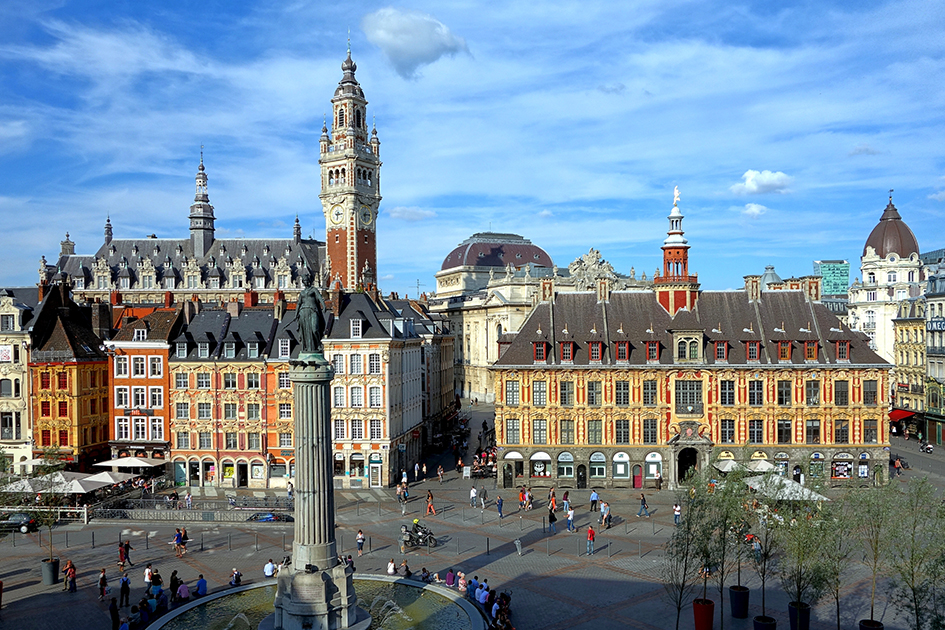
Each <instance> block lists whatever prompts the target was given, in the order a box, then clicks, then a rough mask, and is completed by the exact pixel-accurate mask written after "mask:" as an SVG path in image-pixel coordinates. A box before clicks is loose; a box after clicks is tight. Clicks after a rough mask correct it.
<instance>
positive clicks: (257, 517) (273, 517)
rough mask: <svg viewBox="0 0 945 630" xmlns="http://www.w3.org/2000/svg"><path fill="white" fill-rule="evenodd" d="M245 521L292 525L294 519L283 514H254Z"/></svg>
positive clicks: (289, 515)
mask: <svg viewBox="0 0 945 630" xmlns="http://www.w3.org/2000/svg"><path fill="white" fill-rule="evenodd" d="M246 520H247V521H257V522H260V523H275V522H279V523H294V522H295V518H294V517H293V516H292V515H291V514H286V513H284V512H256V513H255V514H253V515H251V516H250V517H249V518H248V519H246Z"/></svg>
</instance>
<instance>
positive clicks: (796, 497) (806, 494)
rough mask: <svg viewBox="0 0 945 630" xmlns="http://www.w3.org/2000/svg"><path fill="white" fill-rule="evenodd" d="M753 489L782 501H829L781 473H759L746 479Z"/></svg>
mask: <svg viewBox="0 0 945 630" xmlns="http://www.w3.org/2000/svg"><path fill="white" fill-rule="evenodd" d="M745 483H747V484H748V487H750V488H751V489H752V490H756V491H757V492H758V493H759V494H763V495H765V496H766V497H770V498H772V499H776V500H780V501H829V500H830V499H828V498H827V497H825V496H824V495H822V494H818V493H816V492H814V491H813V490H811V489H809V488H805V487H804V486H802V485H801V484H799V483H797V482H796V481H794V480H793V479H788V478H787V477H782V476H780V475H759V476H757V477H749V478H748V479H746V480H745Z"/></svg>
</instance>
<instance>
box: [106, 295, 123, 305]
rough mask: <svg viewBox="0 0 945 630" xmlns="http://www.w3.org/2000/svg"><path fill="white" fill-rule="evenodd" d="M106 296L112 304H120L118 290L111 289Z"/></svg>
mask: <svg viewBox="0 0 945 630" xmlns="http://www.w3.org/2000/svg"><path fill="white" fill-rule="evenodd" d="M108 298H109V301H110V302H111V304H112V306H118V305H119V304H121V293H119V292H118V291H112V292H111V293H110V294H109V295H108Z"/></svg>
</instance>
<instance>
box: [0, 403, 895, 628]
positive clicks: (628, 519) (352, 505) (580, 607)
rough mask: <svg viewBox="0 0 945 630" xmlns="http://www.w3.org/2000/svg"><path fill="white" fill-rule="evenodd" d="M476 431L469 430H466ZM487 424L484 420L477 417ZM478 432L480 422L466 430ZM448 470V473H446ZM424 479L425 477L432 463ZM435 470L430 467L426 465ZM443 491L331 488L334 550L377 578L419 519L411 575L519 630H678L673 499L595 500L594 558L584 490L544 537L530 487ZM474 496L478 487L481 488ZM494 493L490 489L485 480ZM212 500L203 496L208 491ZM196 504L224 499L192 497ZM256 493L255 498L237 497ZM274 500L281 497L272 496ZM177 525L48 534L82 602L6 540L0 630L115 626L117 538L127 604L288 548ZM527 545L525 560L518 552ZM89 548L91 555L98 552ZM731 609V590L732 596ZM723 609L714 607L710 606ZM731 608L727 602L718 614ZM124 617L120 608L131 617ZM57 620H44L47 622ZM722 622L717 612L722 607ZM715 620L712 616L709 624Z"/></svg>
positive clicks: (847, 597)
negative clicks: (103, 594)
mask: <svg viewBox="0 0 945 630" xmlns="http://www.w3.org/2000/svg"><path fill="white" fill-rule="evenodd" d="M474 422H476V421H474ZM478 424H480V425H481V420H479V421H478ZM474 426H475V425H474ZM444 467H445V466H444ZM428 469H431V467H430V466H429V465H428ZM432 469H435V466H433V467H432ZM451 469H452V472H450V473H448V475H447V476H446V479H445V481H444V483H443V484H440V483H438V482H437V480H436V477H435V476H433V478H432V480H426V481H421V482H420V483H417V484H414V485H413V486H412V489H411V496H410V500H409V501H408V504H407V514H406V517H404V516H401V513H400V508H399V506H398V505H397V503H396V501H395V499H394V494H393V491H392V490H389V489H384V490H368V489H365V490H341V491H336V503H337V506H338V515H337V521H338V532H337V539H338V542H339V547H340V548H341V549H342V551H343V552H344V554H345V555H347V554H352V555H353V556H355V565H356V567H357V572H359V573H375V574H377V573H382V572H384V570H385V569H386V565H387V562H388V560H390V559H391V558H394V559H395V560H396V561H397V562H398V563H399V562H400V560H401V559H402V556H401V554H400V549H399V545H398V542H397V541H398V533H399V527H400V525H401V524H404V523H410V522H411V521H412V520H413V519H414V518H422V519H423V521H424V523H425V524H426V525H428V526H429V527H430V528H432V529H433V531H434V532H435V534H436V536H437V539H438V540H439V543H440V544H439V545H438V546H437V547H436V548H435V549H430V550H420V551H410V552H408V553H407V555H406V559H407V561H408V563H409V564H410V567H411V569H412V570H414V571H418V570H420V569H421V568H422V567H426V568H427V569H429V570H430V571H431V572H440V573H441V574H442V573H445V572H446V570H447V569H449V568H450V567H452V568H455V569H457V570H462V571H464V572H466V573H467V574H468V575H470V576H471V575H478V576H479V577H480V578H487V579H488V581H489V584H490V585H491V586H493V587H497V588H499V589H501V590H508V591H511V592H512V609H513V615H514V622H515V625H516V627H517V628H518V629H519V630H538V629H541V630H557V629H562V630H563V629H565V628H569V629H570V628H588V629H590V628H592V627H593V628H594V630H600V629H601V628H610V627H616V624H621V625H626V626H627V627H631V628H639V629H650V628H661V629H662V628H674V627H675V610H674V609H673V608H672V606H670V605H669V604H668V603H667V602H666V601H665V600H664V599H663V597H662V593H663V590H662V588H661V586H660V585H659V583H658V581H657V578H658V568H659V565H660V562H661V558H662V547H661V546H662V545H663V543H664V542H665V541H666V539H667V538H668V536H669V533H670V532H671V529H672V527H673V525H672V503H673V500H674V494H673V493H672V492H670V491H668V490H663V491H661V492H655V491H654V492H650V491H648V492H647V499H648V503H649V505H650V507H651V512H652V514H653V517H652V518H649V519H647V518H637V517H636V516H635V514H636V509H637V506H638V502H637V496H638V493H639V491H630V490H619V491H605V492H602V496H603V498H604V499H605V500H607V501H609V502H610V503H611V505H612V508H613V512H614V525H613V527H612V528H611V529H609V530H604V531H602V532H600V534H599V535H598V537H597V542H596V545H595V553H594V555H593V556H587V555H586V553H585V548H586V545H585V538H586V530H587V526H588V524H594V525H595V526H596V520H594V515H593V514H592V513H590V512H589V510H588V495H589V492H590V491H589V490H587V491H584V490H582V491H580V492H572V500H573V501H574V503H575V506H576V510H575V512H576V525H577V526H578V527H579V529H580V532H579V533H568V532H566V531H565V521H564V519H563V518H561V519H560V520H559V521H558V524H557V525H558V533H557V534H555V535H550V534H549V533H548V532H547V529H545V528H543V519H542V517H543V516H547V510H546V509H545V497H546V494H547V493H546V491H544V490H541V489H539V490H536V493H535V494H536V497H537V498H538V499H539V501H538V505H537V506H536V508H535V509H533V510H531V511H529V512H522V511H519V508H518V497H517V492H516V491H510V490H498V489H495V488H494V485H490V486H487V489H488V491H489V499H490V501H489V506H488V509H486V510H484V511H483V510H480V509H478V508H476V509H472V508H470V507H469V499H468V497H469V488H470V485H471V482H470V480H462V479H460V478H459V477H458V475H457V474H456V472H455V463H454V465H453V466H452V467H451ZM476 483H477V487H478V486H480V485H482V483H483V482H482V481H481V480H477V482H476ZM490 483H493V484H494V482H492V481H491V480H490ZM428 489H429V490H431V491H432V492H433V494H434V501H435V503H434V505H435V507H436V510H437V515H436V516H430V517H425V516H424V514H423V511H424V510H425V507H426V501H425V496H426V491H427V490H428ZM208 491H209V492H208ZM194 492H195V494H196V495H197V496H208V495H210V494H211V493H212V492H218V493H222V491H220V490H215V489H205V488H199V489H194ZM240 492H241V493H244V492H245V493H249V494H255V495H257V496H258V495H259V493H260V491H252V492H250V491H240ZM266 493H267V494H269V495H271V496H274V495H275V492H270V491H266ZM499 495H501V496H502V497H503V500H504V501H505V510H504V511H505V518H504V519H501V520H500V519H499V517H498V514H497V513H496V510H495V504H494V500H495V498H496V496H499ZM358 529H362V530H363V531H364V533H365V535H366V536H367V537H368V544H367V545H365V555H364V557H361V558H358V557H357V551H356V548H355V535H356V533H357V531H358ZM173 531H174V525H173V524H165V523H122V522H118V521H112V522H94V521H93V523H92V524H90V525H87V526H82V525H65V526H61V527H57V528H56V529H55V530H54V531H53V544H54V548H55V553H56V555H57V556H58V557H60V558H61V559H62V562H63V563H65V561H66V560H67V559H71V560H72V561H73V562H74V563H76V565H77V566H78V567H79V579H78V586H79V592H78V593H75V594H69V593H65V592H62V590H61V588H62V585H61V584H57V585H55V586H43V585H42V581H41V576H40V560H41V559H42V558H43V557H44V554H47V553H48V546H47V551H44V550H43V549H42V548H41V547H40V544H41V543H42V544H47V545H48V540H47V535H46V533H45V532H43V533H42V534H38V533H35V534H29V535H21V534H16V535H15V536H11V535H7V536H5V537H2V538H0V580H2V581H3V606H2V609H0V628H10V629H13V628H15V629H16V630H32V629H34V628H35V629H37V630H39V629H43V630H82V629H85V628H88V629H92V628H102V629H108V628H110V622H109V617H108V612H107V605H106V604H107V603H101V602H99V601H98V593H97V588H96V581H97V576H98V572H99V571H100V570H101V568H103V567H104V568H106V569H107V574H108V575H109V577H110V583H111V585H112V586H113V587H114V594H115V595H117V581H118V574H117V568H116V561H117V558H118V554H117V543H118V540H119V537H121V538H123V539H130V540H131V541H132V545H133V546H134V548H135V551H134V552H133V553H132V557H131V559H132V561H133V562H134V563H135V564H134V567H129V568H128V571H129V575H130V577H131V579H132V585H133V589H132V595H133V596H134V595H135V594H140V593H141V592H143V582H142V572H143V569H144V566H145V564H146V563H149V562H150V563H152V564H153V565H154V567H156V568H158V569H159V570H160V572H161V573H162V574H163V575H164V576H165V579H168V578H169V576H170V574H171V571H173V570H175V569H176V570H177V571H178V572H179V574H180V575H181V577H182V578H183V579H185V580H186V581H188V582H189V583H190V584H193V583H194V581H196V579H197V574H198V573H203V574H204V575H205V576H206V578H207V580H208V581H209V583H210V585H211V590H219V589H221V588H225V585H226V582H227V578H228V575H229V573H230V570H231V569H232V568H233V567H238V568H239V569H240V570H241V571H242V572H243V574H244V576H245V578H244V584H246V583H251V582H253V581H259V580H261V579H262V567H263V565H264V564H265V563H266V561H267V559H269V558H273V559H274V560H276V561H277V562H278V561H279V559H280V558H281V557H282V556H284V555H285V554H286V553H288V552H287V551H284V550H289V549H291V544H292V536H293V530H292V527H291V526H287V525H284V524H277V523H245V524H214V523H194V524H193V526H192V527H190V528H189V533H190V535H191V538H192V542H191V543H190V545H189V548H190V552H189V553H188V554H187V555H186V556H184V557H183V558H181V559H178V558H176V557H175V556H174V554H173V552H172V548H171V546H170V545H169V544H168V542H169V541H170V540H171V537H172V533H173ZM516 539H518V540H520V541H521V544H522V555H521V556H519V555H518V553H517V550H516V547H515V544H514V541H515V540H516ZM93 544H94V546H93ZM742 577H743V582H744V583H745V584H746V585H747V586H749V587H751V588H752V594H751V609H750V611H749V618H748V619H732V618H731V617H730V616H729V614H728V611H727V610H726V611H725V613H724V615H725V627H726V628H729V629H731V630H742V629H746V628H750V627H751V617H752V616H754V615H758V614H761V607H760V601H761V597H760V590H759V583H758V580H757V578H756V577H755V576H754V574H753V572H751V570H750V569H748V570H745V571H743V572H742ZM709 589H710V590H709V594H708V595H709V597H710V598H711V599H714V600H715V601H716V602H718V600H719V593H718V591H717V590H715V589H714V588H713V587H712V585H710V586H709ZM880 598H881V601H880V602H879V603H878V605H877V618H879V619H881V620H882V621H883V622H884V623H885V624H886V627H887V628H892V629H899V628H906V627H907V626H908V624H907V622H906V621H905V620H904V619H903V618H902V617H901V616H900V615H899V614H898V613H897V611H896V610H894V609H893V608H892V607H891V605H889V604H888V603H887V599H886V594H885V592H883V593H882V594H881V595H880ZM726 600H727V593H726ZM717 606H718V604H717ZM727 607H728V603H727V601H726V603H725V608H726V609H727ZM126 610H127V609H126ZM842 611H843V612H842V625H843V627H844V628H852V627H855V625H856V620H857V619H861V618H864V617H868V615H869V582H868V580H867V579H866V575H865V573H864V572H863V571H862V569H859V568H856V567H855V568H854V569H852V570H851V576H850V577H849V580H848V586H847V588H846V589H845V591H844V593H843V600H842ZM50 613H52V614H50ZM767 613H768V614H769V615H772V616H774V617H776V618H777V619H778V622H779V625H780V627H782V628H787V627H789V626H788V619H787V599H786V597H785V596H784V594H783V593H782V592H781V590H780V588H779V587H778V585H777V582H776V581H770V582H769V585H768V589H767ZM716 615H718V610H717V611H716ZM834 615H835V609H834V606H833V603H832V602H830V601H825V602H823V603H821V605H820V606H819V607H818V608H816V609H815V610H814V613H813V615H812V619H813V623H812V627H813V628H816V629H820V630H826V629H828V628H835V627H836V621H835V617H834ZM716 623H718V618H717V622H716ZM680 627H681V628H692V627H693V617H692V612H691V607H689V606H687V607H686V608H684V609H683V613H682V623H681V624H680Z"/></svg>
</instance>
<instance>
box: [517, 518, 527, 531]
mask: <svg viewBox="0 0 945 630" xmlns="http://www.w3.org/2000/svg"><path fill="white" fill-rule="evenodd" d="M523 529H525V524H524V523H523V522H522V517H521V516H519V517H518V531H522V530H523Z"/></svg>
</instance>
